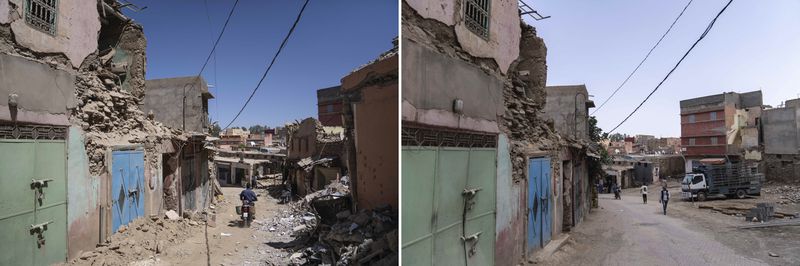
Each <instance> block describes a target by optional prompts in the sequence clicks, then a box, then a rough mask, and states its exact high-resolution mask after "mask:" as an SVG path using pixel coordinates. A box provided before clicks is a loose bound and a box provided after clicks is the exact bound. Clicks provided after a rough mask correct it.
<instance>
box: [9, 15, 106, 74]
mask: <svg viewBox="0 0 800 266" xmlns="http://www.w3.org/2000/svg"><path fill="white" fill-rule="evenodd" d="M0 1H2V2H8V3H5V4H4V5H0V13H2V14H4V15H5V16H7V17H3V16H4V15H0V23H3V24H5V23H9V22H10V23H11V30H12V32H13V33H14V40H15V41H16V42H17V43H18V44H19V45H20V46H23V47H26V48H27V49H30V50H32V51H34V52H36V53H47V54H54V53H58V54H64V55H65V56H66V57H67V58H68V59H69V62H70V63H71V67H74V68H77V67H78V66H80V65H81V63H83V60H84V59H85V58H86V57H87V56H88V55H89V54H91V53H93V52H95V51H96V50H97V36H98V32H99V31H100V20H99V17H100V15H99V13H98V10H97V1H58V11H57V14H58V18H57V19H56V24H55V25H56V30H55V35H50V34H48V33H45V32H43V31H40V30H38V29H36V28H34V27H31V26H30V25H28V23H27V22H25V3H24V2H25V0H8V1H6V0H0ZM4 8H5V9H6V10H3V9H4ZM6 14H7V15H6Z"/></svg>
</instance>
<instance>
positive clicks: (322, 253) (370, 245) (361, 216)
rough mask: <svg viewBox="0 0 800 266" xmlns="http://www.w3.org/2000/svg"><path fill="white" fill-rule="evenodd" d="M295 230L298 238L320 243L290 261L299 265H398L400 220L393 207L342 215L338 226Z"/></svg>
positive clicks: (318, 225)
mask: <svg viewBox="0 0 800 266" xmlns="http://www.w3.org/2000/svg"><path fill="white" fill-rule="evenodd" d="M304 229H307V230H294V232H293V233H295V235H296V237H298V238H301V239H312V240H316V241H315V242H313V243H312V244H311V245H308V246H307V247H305V248H303V249H300V250H298V251H297V252H295V253H294V254H292V256H291V257H290V260H291V261H290V262H291V263H292V264H296V265H318V264H334V265H397V263H398V257H397V255H398V246H397V243H398V234H397V216H396V212H394V211H392V208H391V207H389V206H386V207H382V208H376V209H373V210H361V211H359V212H357V213H355V214H351V213H350V211H347V210H345V211H342V212H339V213H338V214H337V215H336V222H334V223H333V224H326V223H324V222H321V223H318V224H317V227H316V228H304Z"/></svg>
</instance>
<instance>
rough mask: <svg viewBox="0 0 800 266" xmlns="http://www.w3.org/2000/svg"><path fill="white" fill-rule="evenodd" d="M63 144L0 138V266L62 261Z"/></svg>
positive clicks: (64, 213) (64, 243)
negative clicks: (0, 245)
mask: <svg viewBox="0 0 800 266" xmlns="http://www.w3.org/2000/svg"><path fill="white" fill-rule="evenodd" d="M35 130H38V129H34V131H35ZM60 134H63V135H66V133H63V132H62V133H60ZM60 134H59V135H60ZM62 137H63V136H62ZM34 138H35V137H34ZM65 146H66V144H65V142H64V140H33V139H0V243H2V248H0V265H50V264H53V263H56V262H62V261H64V260H66V258H67V180H66V179H67V177H66V148H65Z"/></svg>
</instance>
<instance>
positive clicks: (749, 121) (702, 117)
mask: <svg viewBox="0 0 800 266" xmlns="http://www.w3.org/2000/svg"><path fill="white" fill-rule="evenodd" d="M680 108H681V113H680V116H681V147H682V148H684V149H685V151H684V152H683V155H684V156H685V157H686V170H687V171H691V170H692V167H693V166H696V165H697V164H698V163H699V160H700V159H703V158H727V159H729V160H732V161H739V160H746V159H752V160H760V159H761V154H760V152H759V150H758V149H759V124H760V118H761V112H762V110H763V104H762V96H761V91H752V92H747V93H736V92H726V93H722V94H716V95H710V96H704V97H699V98H693V99H688V100H683V101H681V102H680Z"/></svg>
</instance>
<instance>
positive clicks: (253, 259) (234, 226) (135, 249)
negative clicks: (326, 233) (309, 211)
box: [70, 187, 303, 265]
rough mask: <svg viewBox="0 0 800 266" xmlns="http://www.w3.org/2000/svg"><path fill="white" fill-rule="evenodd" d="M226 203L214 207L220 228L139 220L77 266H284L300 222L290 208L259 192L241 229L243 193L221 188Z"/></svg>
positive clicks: (79, 260) (190, 222)
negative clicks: (249, 218) (251, 217)
mask: <svg viewBox="0 0 800 266" xmlns="http://www.w3.org/2000/svg"><path fill="white" fill-rule="evenodd" d="M222 190H223V193H224V194H225V200H223V201H222V202H220V203H219V204H218V205H216V206H215V208H214V210H215V211H216V213H217V214H216V226H213V227H212V226H206V224H205V223H204V222H203V221H202V220H199V221H198V220H189V219H182V220H179V221H170V220H168V219H164V218H159V219H157V220H153V219H150V218H144V219H139V220H137V221H136V222H134V223H132V224H130V225H129V226H128V229H126V230H125V232H122V233H118V234H117V235H115V236H114V237H113V238H112V241H111V242H110V243H109V244H108V245H107V246H102V247H99V248H98V249H97V250H96V251H94V252H86V253H84V255H82V256H81V257H82V258H77V259H75V260H73V261H71V263H70V264H74V265H286V264H289V262H290V260H289V257H290V255H291V253H289V251H291V250H290V249H283V247H285V246H286V245H287V243H290V242H291V241H292V240H293V239H294V237H292V236H290V233H291V231H292V228H293V227H295V226H297V225H299V224H302V223H303V221H302V220H303V219H302V217H294V215H292V214H291V212H290V211H289V210H290V208H291V207H290V205H285V204H278V200H277V199H276V198H274V197H271V196H269V195H268V193H267V191H266V190H263V189H258V190H256V191H257V193H258V195H259V201H258V202H257V203H256V216H255V217H256V220H255V221H254V223H253V224H251V226H250V227H249V228H248V227H240V226H239V223H238V220H239V216H238V215H237V214H236V210H235V207H234V206H236V205H238V204H239V200H238V194H239V192H240V191H241V189H240V188H227V187H226V188H223V189H222Z"/></svg>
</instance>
